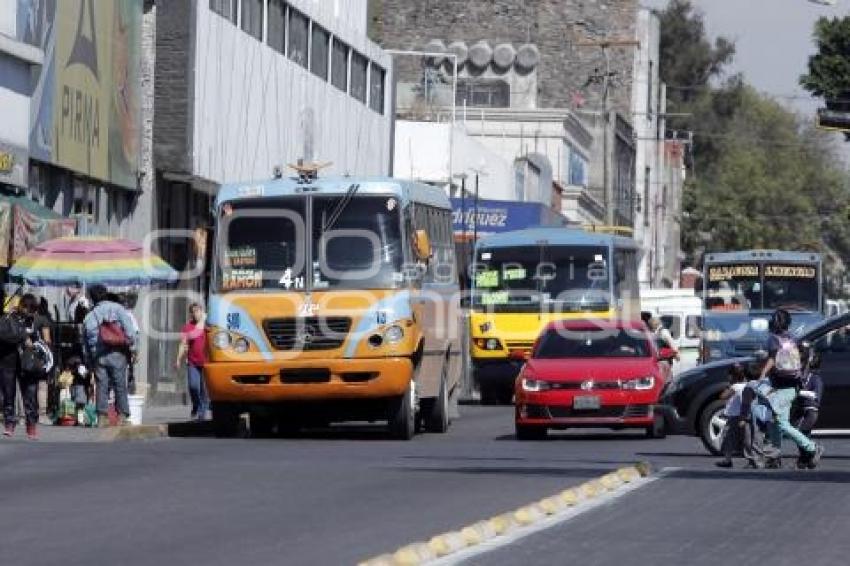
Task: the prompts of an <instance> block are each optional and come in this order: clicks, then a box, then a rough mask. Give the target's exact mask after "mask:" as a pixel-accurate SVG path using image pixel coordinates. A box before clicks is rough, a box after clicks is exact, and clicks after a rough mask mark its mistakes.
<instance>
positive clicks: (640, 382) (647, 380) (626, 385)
mask: <svg viewBox="0 0 850 566" xmlns="http://www.w3.org/2000/svg"><path fill="white" fill-rule="evenodd" d="M622 387H623V389H631V390H635V391H646V390H647V389H652V388H653V387H655V378H654V377H653V376H651V375H648V376H646V377H639V378H637V379H629V380H628V381H624V382H623V386H622Z"/></svg>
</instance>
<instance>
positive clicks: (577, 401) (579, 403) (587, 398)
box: [573, 395, 602, 411]
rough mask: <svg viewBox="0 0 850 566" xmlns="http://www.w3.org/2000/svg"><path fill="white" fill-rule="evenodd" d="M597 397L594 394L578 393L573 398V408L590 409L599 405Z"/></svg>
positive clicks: (579, 409) (578, 409)
mask: <svg viewBox="0 0 850 566" xmlns="http://www.w3.org/2000/svg"><path fill="white" fill-rule="evenodd" d="M601 405H602V404H601V402H600V401H599V397H596V396H595V395H579V396H578V397H575V398H574V399H573V409H576V410H577V411H592V410H595V409H598V408H599V407H600V406H601Z"/></svg>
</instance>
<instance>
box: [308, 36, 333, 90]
mask: <svg viewBox="0 0 850 566" xmlns="http://www.w3.org/2000/svg"><path fill="white" fill-rule="evenodd" d="M311 36H312V42H311V44H310V70H311V71H312V72H313V74H314V75H316V76H317V77H319V78H321V79H322V80H328V52H329V51H330V42H331V34H330V33H328V31H327V30H326V29H324V28H323V27H322V26H320V25H318V24H316V23H315V22H313V30H312V32H311Z"/></svg>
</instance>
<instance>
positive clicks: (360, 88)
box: [351, 51, 369, 104]
mask: <svg viewBox="0 0 850 566" xmlns="http://www.w3.org/2000/svg"><path fill="white" fill-rule="evenodd" d="M368 74H369V60H368V59H367V58H366V57H364V56H363V55H361V54H360V53H357V52H356V51H355V52H353V53H352V54H351V96H353V97H354V98H356V99H357V100H359V101H360V102H362V103H364V104H365V103H366V78H367V76H368Z"/></svg>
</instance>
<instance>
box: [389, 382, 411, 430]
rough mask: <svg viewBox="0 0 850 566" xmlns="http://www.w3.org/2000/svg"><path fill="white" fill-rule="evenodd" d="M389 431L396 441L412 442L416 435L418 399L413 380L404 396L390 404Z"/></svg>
mask: <svg viewBox="0 0 850 566" xmlns="http://www.w3.org/2000/svg"><path fill="white" fill-rule="evenodd" d="M387 429H388V431H389V433H390V437H391V438H393V439H395V440H410V439H411V438H413V435H414V434H415V433H416V397H415V395H414V385H413V380H411V381H410V383H409V384H408V385H407V391H405V392H404V395H402V396H401V397H396V398H394V399H393V400H392V401H391V402H390V415H389V423H388V424H387Z"/></svg>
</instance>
